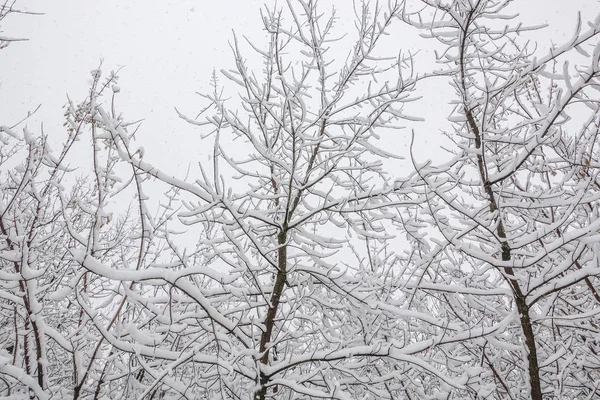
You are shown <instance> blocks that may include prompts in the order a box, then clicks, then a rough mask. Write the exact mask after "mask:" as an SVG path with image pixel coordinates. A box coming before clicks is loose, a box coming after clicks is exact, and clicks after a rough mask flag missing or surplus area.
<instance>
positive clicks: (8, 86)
mask: <svg viewBox="0 0 600 400" xmlns="http://www.w3.org/2000/svg"><path fill="white" fill-rule="evenodd" d="M411 1H412V0H411ZM264 3H265V1H264V0H219V1H215V0H196V1H194V0H180V1H175V0H162V1H158V0H127V1H124V0H103V1H90V0H53V1H48V0H19V1H18V3H17V4H18V5H19V8H21V9H26V10H29V11H35V12H41V13H43V15H40V16H30V15H13V16H10V17H9V18H7V19H6V20H5V22H4V24H3V26H2V27H1V28H0V29H1V30H2V31H3V32H2V34H3V35H5V36H11V37H24V38H28V39H29V40H28V41H27V42H19V43H13V44H11V45H10V46H9V47H8V48H6V49H4V50H2V51H0V125H12V124H13V123H15V122H16V121H18V120H20V119H21V118H22V117H23V116H24V115H26V113H27V112H28V111H31V110H33V109H35V107H36V106H37V105H38V104H42V108H41V110H40V112H39V113H38V114H37V115H36V117H35V118H34V119H32V120H30V121H29V122H28V124H29V127H30V128H31V129H32V130H34V131H36V130H37V131H39V123H40V122H42V121H43V122H44V126H45V133H46V134H49V135H51V136H55V137H56V136H60V135H62V127H61V125H62V118H63V117H62V116H63V110H62V106H63V105H64V104H65V101H66V95H67V94H69V95H70V96H71V98H73V99H74V100H78V101H79V100H82V99H83V98H84V97H85V95H86V93H87V90H88V85H89V82H90V74H89V71H90V70H92V69H94V68H96V67H97V65H98V63H99V61H100V59H101V58H103V59H104V66H103V70H104V71H105V72H108V71H110V70H112V69H117V68H119V67H122V66H124V69H123V70H122V71H121V73H120V77H121V80H120V86H121V87H122V88H123V91H122V93H121V95H120V99H119V104H120V106H119V108H120V110H121V111H123V112H124V113H125V115H126V117H127V118H126V119H128V120H136V119H144V120H145V122H144V125H143V127H142V130H141V132H140V140H142V141H143V142H144V146H145V147H146V151H147V157H151V159H153V158H155V157H156V156H158V158H159V159H160V160H158V161H157V163H158V164H161V165H165V164H164V163H163V161H167V160H170V161H168V162H171V163H175V164H178V165H179V166H181V165H183V164H185V163H186V162H185V161H182V160H186V159H187V160H188V162H189V161H191V160H190V157H188V158H186V156H187V155H189V153H190V147H189V145H186V144H185V140H184V139H186V140H187V138H190V137H193V135H194V130H193V129H192V128H191V127H189V126H187V125H186V124H185V123H184V122H183V121H181V120H180V119H178V118H177V116H176V114H175V111H174V107H178V108H179V109H181V110H183V111H184V112H189V113H190V114H194V111H197V110H198V108H199V106H200V103H199V101H198V97H197V95H195V92H197V91H204V90H208V88H209V86H208V83H209V80H210V76H211V73H212V70H213V68H216V69H217V70H219V69H221V68H225V67H228V66H229V67H231V65H232V57H231V50H230V48H229V44H228V42H229V40H230V39H231V38H232V30H235V31H236V32H237V33H238V34H240V35H248V36H250V37H252V38H257V39H260V37H261V28H262V24H261V20H260V14H259V10H260V8H261V6H262V5H263V4H264ZM267 3H268V4H271V5H272V4H273V2H267ZM280 3H281V2H280ZM328 4H335V5H336V7H337V8H339V9H340V13H339V15H340V17H341V22H340V25H341V28H340V29H346V27H347V28H351V27H352V25H351V21H349V18H350V16H351V15H352V14H351V8H350V7H351V5H352V2H351V1H350V0H339V1H331V0H329V2H328ZM325 9H328V7H326V8H325ZM512 10H514V11H519V12H520V13H521V14H522V15H521V17H520V18H521V19H522V20H523V21H524V22H526V23H530V24H543V23H547V24H549V26H550V27H549V29H546V30H544V33H543V34H540V35H538V37H537V38H538V39H539V40H540V45H541V46H542V47H545V48H547V47H548V46H550V44H551V43H552V41H554V42H555V43H560V42H562V41H565V40H566V39H567V38H568V37H569V35H570V34H571V33H572V27H573V26H574V24H575V21H576V15H577V12H578V11H582V13H583V16H584V18H591V17H593V16H595V15H596V14H597V13H598V11H599V10H600V3H599V2H598V0H571V1H565V0H516V1H515V2H514V5H513V6H512ZM346 19H348V20H346ZM403 39H405V38H403ZM402 46H403V47H411V46H413V47H414V46H415V43H407V42H406V41H404V42H403V43H402ZM392 51H394V52H395V51H397V49H392ZM344 53H345V52H344ZM426 111H429V112H431V109H430V110H423V112H426ZM175 164H174V165H175Z"/></svg>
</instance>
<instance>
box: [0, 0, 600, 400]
mask: <svg viewBox="0 0 600 400" xmlns="http://www.w3.org/2000/svg"><path fill="white" fill-rule="evenodd" d="M415 4H416V5H417V7H415ZM509 6H510V2H509V1H500V0H487V1H486V0H478V1H468V0H455V1H429V0H428V1H421V2H418V3H416V2H404V1H398V2H393V1H392V2H389V3H386V4H385V5H383V4H378V3H377V4H362V3H361V4H358V3H356V4H355V15H356V20H355V21H354V22H355V24H354V26H355V28H356V29H355V31H353V32H351V33H349V32H343V31H342V30H340V29H339V21H338V20H337V17H336V11H335V9H333V10H331V11H324V9H321V8H320V6H318V4H317V2H316V1H308V0H307V1H305V0H297V1H292V0H290V1H288V2H287V3H286V4H285V5H284V7H283V8H281V9H280V8H271V7H267V8H265V9H264V10H263V12H262V17H263V23H264V37H265V39H266V40H265V42H264V43H258V42H250V41H247V40H246V39H245V38H244V40H242V39H241V38H240V37H239V36H234V38H233V39H232V43H231V47H232V51H233V66H232V68H231V69H228V70H224V71H221V73H220V74H218V73H215V74H214V76H213V79H212V91H210V92H209V93H205V94H204V95H203V96H202V101H203V102H204V103H203V104H202V106H201V112H200V113H199V114H197V116H196V117H189V116H188V114H186V113H184V112H180V113H179V116H180V117H181V119H182V120H183V121H185V122H187V123H189V124H191V125H192V126H194V127H195V129H197V130H198V132H199V134H200V136H201V138H202V139H201V145H200V146H199V149H198V154H197V160H198V166H199V168H198V169H197V170H193V169H190V171H189V173H188V176H186V177H182V176H177V175H175V176H174V175H173V174H172V173H170V171H168V169H160V168H157V167H156V166H155V165H154V164H153V163H152V160H149V159H147V158H146V157H145V154H144V149H143V147H139V145H137V144H136V142H137V141H139V140H140V139H141V138H140V136H139V135H140V134H141V131H143V130H144V129H152V127H143V128H140V126H139V125H137V124H136V123H130V122H127V120H126V119H125V118H124V117H123V115H122V114H120V113H119V112H118V111H117V104H116V101H117V100H118V96H119V93H120V88H119V87H118V86H117V80H118V78H117V76H116V74H114V73H111V74H109V75H108V76H107V77H105V78H103V77H102V73H101V71H100V69H96V70H94V71H92V84H91V87H90V91H89V93H88V94H87V96H86V98H85V99H84V100H83V101H82V102H75V101H71V100H70V99H69V101H68V103H67V106H66V111H65V133H66V135H65V136H64V137H63V138H62V139H60V140H59V142H60V143H61V146H56V145H55V144H54V143H56V142H57V140H51V139H50V138H49V135H45V134H43V133H44V132H41V133H42V134H40V135H35V134H33V133H32V132H31V129H30V128H28V127H26V126H25V124H24V123H23V122H20V123H17V124H13V125H11V126H10V127H9V126H2V127H0V310H1V312H0V395H2V396H7V397H8V396H12V398H39V399H46V398H53V397H54V398H71V397H72V398H74V399H92V398H93V399H100V398H117V399H125V398H148V399H157V398H187V399H198V398H202V399H204V398H206V399H254V400H264V399H315V398H327V399H379V398H382V399H436V398H472V399H479V398H499V399H504V398H510V399H536V400H541V399H542V398H577V399H579V398H581V399H583V398H594V397H598V396H599V394H598V383H597V382H600V376H599V375H600V374H599V368H600V356H599V354H598V352H599V351H600V341H599V339H598V334H599V332H598V329H599V327H598V324H599V323H600V321H599V318H598V316H597V313H598V310H599V307H600V294H599V293H598V290H600V284H599V281H598V279H599V278H598V276H599V274H600V268H599V267H598V254H599V253H600V248H599V247H598V246H599V245H598V243H599V242H600V241H599V240H598V239H599V238H600V237H599V236H598V231H599V230H600V222H599V221H600V219H599V218H598V212H599V210H598V200H597V199H598V197H599V196H600V190H599V188H600V186H599V185H600V182H599V181H598V176H597V175H598V171H599V170H598V166H599V154H598V149H596V145H597V135H598V133H599V132H600V128H599V126H600V122H599V121H600V109H599V105H598V104H599V103H598V100H597V99H598V96H597V94H596V93H597V91H598V87H600V86H599V84H600V82H599V80H598V74H600V67H599V64H600V41H599V40H598V37H600V19H596V20H595V22H590V23H588V24H587V25H585V26H584V24H583V23H580V24H579V25H578V26H577V27H576V30H575V32H574V34H573V38H572V39H570V40H569V41H567V42H565V43H564V44H561V45H559V46H555V47H553V48H552V49H551V50H550V51H548V52H547V54H543V53H540V52H538V51H537V49H536V48H535V47H534V46H532V45H531V44H528V43H527V42H526V41H525V39H524V37H523V36H524V35H523V34H524V33H526V32H527V31H528V28H526V27H523V26H521V25H519V24H518V19H517V18H516V17H510V16H508V15H505V14H508V12H507V11H506V10H507V7H509ZM5 9H6V6H5V7H4V8H3V9H2V10H5ZM2 15H3V14H2V13H1V12H0V20H1V18H2ZM396 28H401V29H411V30H413V31H415V32H418V33H420V34H421V35H422V36H425V37H426V38H429V39H430V41H431V43H432V48H435V49H436V53H435V55H436V59H435V60H432V61H434V62H436V63H437V65H436V67H435V68H434V69H432V70H431V71H427V70H425V69H424V68H425V67H423V68H421V67H420V66H419V65H418V64H417V63H416V61H417V60H424V59H425V58H426V55H425V56H419V58H417V57H415V56H414V55H412V54H411V53H409V52H405V51H400V50H402V49H401V48H400V47H401V46H402V42H401V41H400V40H395V38H396V36H394V35H398V32H400V30H399V29H396ZM390 38H392V39H394V40H391V41H390ZM390 43H393V44H390ZM392 45H393V46H398V48H390V46H392ZM343 49H346V50H343ZM339 54H344V55H345V56H347V57H345V58H343V59H341V58H340V57H339ZM432 81H433V82H435V84H436V85H450V86H451V87H452V88H453V89H454V92H455V97H454V98H453V99H440V98H439V96H438V94H437V93H427V92H426V93H423V92H422V91H420V88H421V86H422V85H423V84H426V83H429V82H432ZM419 95H422V96H423V97H419ZM431 99H433V102H434V103H435V101H442V102H443V103H447V101H448V100H449V101H450V104H451V106H452V109H451V110H450V111H449V112H450V115H449V116H448V117H447V120H446V121H442V122H445V124H440V127H442V128H441V129H442V130H443V134H444V135H445V137H446V143H449V144H452V145H453V147H449V146H445V148H446V149H447V150H448V152H449V154H448V157H446V160H447V161H443V162H441V161H439V159H438V160H435V161H431V160H429V158H431V156H430V155H429V154H427V155H423V154H417V153H416V152H415V151H414V148H412V151H411V152H410V154H409V155H408V156H409V161H411V163H409V164H408V165H409V166H410V165H412V166H413V167H414V168H413V169H412V170H405V171H402V172H398V171H392V170H391V169H392V168H397V166H398V165H403V166H404V167H406V165H407V163H402V162H401V160H400V155H401V154H400V153H401V149H400V148H399V146H396V144H395V141H394V135H398V134H399V133H401V134H406V135H408V136H410V131H411V130H410V129H407V128H406V127H407V126H410V127H411V128H412V130H413V135H414V136H415V135H422V134H423V133H422V129H423V128H422V125H421V124H420V118H418V117H414V116H411V115H410V113H409V111H408V110H415V109H416V110H418V109H419V106H418V105H419V104H421V103H420V102H423V104H430V103H431V101H430V100H431ZM440 108H441V109H443V107H440ZM443 118H445V117H443ZM428 122H431V121H428ZM444 127H450V129H446V128H444ZM136 134H137V135H138V136H137V137H135V136H136ZM390 143H392V145H390ZM51 148H58V149H59V150H58V151H51ZM73 153H77V154H79V155H81V154H86V157H83V158H82V157H71V156H72V154H73ZM82 159H85V162H84V164H85V165H77V167H76V166H75V164H76V163H81V162H82ZM206 160H208V161H206ZM161 191H162V192H164V193H165V195H164V196H160V195H159V196H156V194H155V193H161ZM153 208H157V209H158V211H157V212H150V211H149V210H150V209H153Z"/></svg>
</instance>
